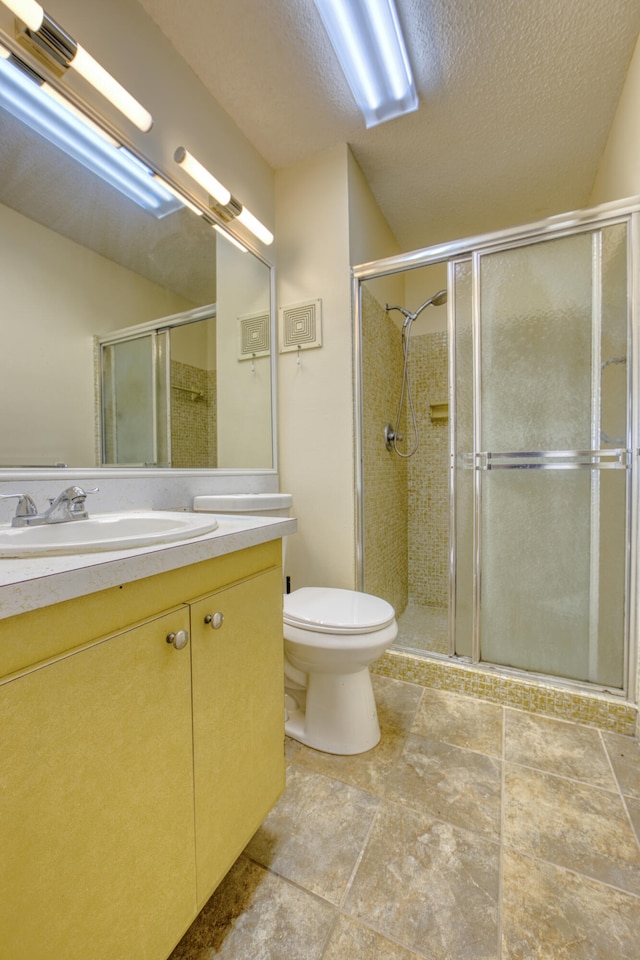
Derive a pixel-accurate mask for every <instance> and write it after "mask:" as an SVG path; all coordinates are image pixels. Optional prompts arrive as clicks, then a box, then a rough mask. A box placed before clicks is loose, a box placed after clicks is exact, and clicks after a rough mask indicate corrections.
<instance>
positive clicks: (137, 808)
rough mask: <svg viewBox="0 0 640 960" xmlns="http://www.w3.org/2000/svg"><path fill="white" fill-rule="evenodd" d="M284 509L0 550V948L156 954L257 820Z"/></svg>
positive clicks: (280, 765) (269, 731)
mask: <svg viewBox="0 0 640 960" xmlns="http://www.w3.org/2000/svg"><path fill="white" fill-rule="evenodd" d="M294 529H295V521H293V520H288V519H281V520H280V519H279V520H270V519H269V520H267V519H261V518H251V519H248V518H245V519H244V521H243V520H242V518H240V519H238V520H224V521H223V520H221V523H220V527H219V529H218V530H217V531H215V533H212V534H210V535H207V536H204V537H202V536H201V537H198V538H197V539H195V540H192V541H190V542H184V543H178V544H173V545H171V546H170V547H166V548H164V549H163V548H158V547H155V548H153V549H142V550H130V551H113V552H110V553H108V554H101V555H93V556H92V557H89V556H88V555H85V556H83V557H52V558H49V559H47V560H46V561H45V560H44V559H42V560H40V561H37V560H35V559H34V560H25V561H22V560H20V561H16V560H13V561H8V560H0V614H1V615H2V619H0V744H1V757H2V760H1V767H0V822H1V823H2V834H3V838H2V857H1V867H0V877H1V879H0V930H1V931H2V934H1V936H0V960H45V958H47V960H51V958H64V960H76V958H77V960H81V958H82V960H86V957H87V956H89V955H90V956H91V957H92V958H94V960H99V958H102V960H120V958H123V960H124V958H131V957H136V958H140V960H142V958H144V960H164V958H166V957H167V956H168V954H169V953H170V952H171V950H172V949H173V947H174V946H175V944H176V943H177V942H178V940H179V939H180V937H181V936H182V934H183V933H184V931H185V930H186V929H187V927H188V926H189V925H190V923H191V922H192V921H193V919H194V918H195V916H196V914H197V913H198V911H199V910H200V909H201V907H202V906H203V904H204V903H205V902H206V900H207V899H208V898H209V896H210V895H211V893H212V892H213V890H214V889H215V888H216V886H217V885H218V884H219V882H220V880H221V879H222V878H223V877H224V875H225V873H226V872H227V871H228V869H229V867H230V866H231V865H232V863H233V862H234V860H235V859H236V858H237V856H238V855H239V853H240V852H241V851H242V849H243V847H244V846H245V845H246V843H247V842H248V840H249V839H250V838H251V836H252V835H253V833H254V832H255V830H256V829H257V828H258V826H259V825H260V823H261V821H262V820H263V818H264V816H265V814H266V813H267V811H268V810H269V809H270V807H271V806H272V805H273V803H274V802H275V800H276V799H277V797H278V796H279V794H280V793H281V791H282V790H283V788H284V776H285V774H284V744H283V740H284V730H283V690H282V688H283V673H282V647H283V643H282V570H281V537H282V536H283V535H286V534H288V533H290V532H293V530H294ZM21 565H22V566H21ZM47 598H48V599H49V602H48V603H47Z"/></svg>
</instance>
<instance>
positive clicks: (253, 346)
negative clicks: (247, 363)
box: [238, 313, 271, 360]
mask: <svg viewBox="0 0 640 960" xmlns="http://www.w3.org/2000/svg"><path fill="white" fill-rule="evenodd" d="M238 323H239V325H240V352H239V354H238V360H253V359H254V358H255V357H268V356H269V350H270V348H271V344H270V337H269V314H268V313H252V314H249V315H248V316H246V317H238Z"/></svg>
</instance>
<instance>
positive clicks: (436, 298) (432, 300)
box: [385, 290, 447, 330]
mask: <svg viewBox="0 0 640 960" xmlns="http://www.w3.org/2000/svg"><path fill="white" fill-rule="evenodd" d="M446 302H447V291H446V290H438V292H437V293H434V295H433V296H432V297H429V299H428V300H425V302H424V303H423V304H422V306H421V307H418V309H417V310H416V312H415V313H409V311H408V310H405V308H404V307H397V306H396V307H390V306H389V304H387V306H386V308H385V309H386V311H387V313H388V312H389V310H399V311H400V313H401V314H402V315H403V316H404V318H405V319H404V323H403V324H402V329H403V330H405V329H406V328H407V327H408V326H409V324H410V323H413V321H414V320H415V319H416V317H419V316H420V314H421V313H422V311H423V310H425V309H426V308H427V307H430V306H431V305H432V304H433V306H434V307H440V306H442V304H443V303H446Z"/></svg>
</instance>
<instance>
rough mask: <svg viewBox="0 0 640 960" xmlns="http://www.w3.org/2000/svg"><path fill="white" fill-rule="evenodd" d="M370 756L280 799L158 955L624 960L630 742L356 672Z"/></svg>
mask: <svg viewBox="0 0 640 960" xmlns="http://www.w3.org/2000/svg"><path fill="white" fill-rule="evenodd" d="M374 685H375V689H376V697H377V701H378V709H379V715H380V721H381V728H382V740H381V742H380V744H379V745H378V746H377V747H376V748H375V749H374V750H371V751H369V752H368V753H366V754H362V755H360V756H357V757H332V756H330V755H328V754H323V753H319V752H317V751H313V750H309V749H307V748H306V747H303V746H301V745H299V744H296V743H294V742H293V741H289V742H288V743H287V751H288V761H289V762H288V777H287V781H288V782H287V789H286V791H285V793H284V795H283V797H282V798H281V799H280V801H279V802H278V804H277V805H276V807H275V808H274V809H273V811H272V812H271V813H270V814H269V816H268V817H267V819H266V821H265V823H264V824H263V826H262V827H261V829H260V830H259V831H258V833H257V834H256V835H255V837H254V838H253V839H252V841H251V842H250V844H249V845H248V847H247V848H246V850H245V851H244V853H243V855H242V856H241V857H240V859H239V860H238V862H237V863H236V864H235V866H234V867H233V868H232V870H231V871H230V873H229V874H228V876H227V877H226V879H225V880H224V881H223V883H222V884H221V886H220V887H219V888H218V890H217V891H216V892H215V893H214V895H213V897H212V898H211V899H210V901H209V902H208V904H207V905H206V906H205V908H204V910H203V911H202V913H201V914H200V916H199V917H198V918H197V920H196V921H195V922H194V924H193V925H192V927H191V928H190V930H189V931H188V932H187V934H186V935H185V937H184V938H183V940H182V941H181V942H180V943H179V944H178V946H177V947H176V949H175V951H174V952H173V954H172V955H171V960H213V958H218V957H219V958H225V960H416V958H428V960H543V958H544V960H638V958H640V844H639V839H638V838H639V836H640V746H639V744H638V742H637V741H635V740H632V739H630V738H627V737H622V736H619V735H616V734H611V733H603V732H601V731H599V730H596V729H593V728H589V727H582V726H578V725H577V724H573V723H568V722H565V721H561V720H552V719H548V718H546V717H540V716H534V715H532V714H527V713H523V712H520V711H518V710H514V709H511V708H508V707H501V706H496V705H494V704H490V703H486V702H482V701H479V700H474V699H471V698H469V697H464V696H461V695H458V694H454V693H448V692H446V691H442V690H433V689H428V688H422V687H418V686H415V685H413V684H409V683H403V682H401V681H398V680H390V679H387V678H384V677H374Z"/></svg>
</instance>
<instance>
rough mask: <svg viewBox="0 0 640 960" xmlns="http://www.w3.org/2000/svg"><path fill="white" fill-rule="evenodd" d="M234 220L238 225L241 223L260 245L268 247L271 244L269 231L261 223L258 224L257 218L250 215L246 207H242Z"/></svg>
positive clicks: (271, 239) (271, 236)
mask: <svg viewBox="0 0 640 960" xmlns="http://www.w3.org/2000/svg"><path fill="white" fill-rule="evenodd" d="M236 219H237V220H238V221H239V223H242V224H243V225H244V226H245V227H246V228H247V230H250V231H251V233H252V234H253V235H254V237H257V238H258V240H260V241H262V243H264V244H266V245H267V246H269V244H271V243H273V234H272V233H271V231H270V230H267V228H266V227H265V225H264V224H263V223H260V221H259V220H258V218H257V217H254V215H253V214H252V213H251V211H250V210H247V208H246V207H243V208H242V210H241V211H240V213H239V214H238V216H237V217H236Z"/></svg>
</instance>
